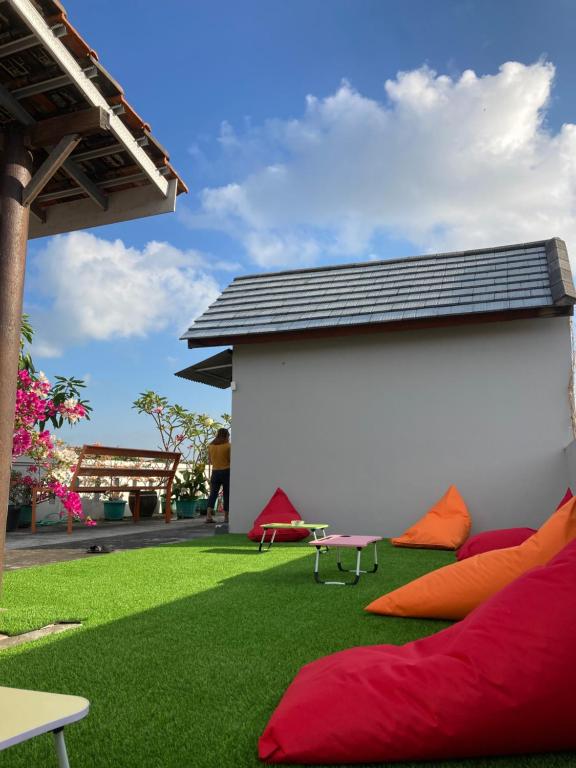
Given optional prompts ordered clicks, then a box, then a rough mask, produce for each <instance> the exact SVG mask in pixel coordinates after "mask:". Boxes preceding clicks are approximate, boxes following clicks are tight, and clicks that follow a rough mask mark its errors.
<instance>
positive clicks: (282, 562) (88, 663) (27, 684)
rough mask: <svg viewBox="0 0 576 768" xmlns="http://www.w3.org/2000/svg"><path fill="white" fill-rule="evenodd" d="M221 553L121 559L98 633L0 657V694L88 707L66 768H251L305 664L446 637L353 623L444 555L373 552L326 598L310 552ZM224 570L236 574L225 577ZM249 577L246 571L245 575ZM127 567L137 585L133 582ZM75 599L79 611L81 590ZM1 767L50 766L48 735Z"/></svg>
mask: <svg viewBox="0 0 576 768" xmlns="http://www.w3.org/2000/svg"><path fill="white" fill-rule="evenodd" d="M228 541H229V546H226V542H225V541H222V545H221V546H219V547H213V546H212V545H208V547H207V546H206V543H205V542H201V541H195V542H191V543H190V544H189V545H188V546H187V547H183V546H182V545H179V546H178V545H177V546H173V547H172V546H166V547H161V548H157V549H154V550H152V549H151V550H139V551H136V552H129V553H124V554H122V555H119V556H118V558H116V559H115V563H114V569H115V570H114V573H117V574H118V584H117V588H116V589H115V590H114V589H113V590H112V591H111V592H110V597H109V599H110V600H111V601H112V606H111V609H110V610H111V613H110V614H106V615H105V614H104V612H103V613H102V615H101V616H100V617H99V619H98V620H100V621H101V622H102V623H100V624H98V625H96V626H94V625H92V626H90V619H89V620H88V621H89V623H88V625H87V626H86V627H85V628H83V629H79V630H76V631H75V632H74V634H73V635H70V636H60V637H59V638H51V639H49V640H45V641H41V642H39V643H37V644H34V645H32V646H27V647H20V648H19V649H16V650H14V651H10V652H4V653H3V654H2V655H0V679H1V683H2V685H9V686H16V687H23V688H36V689H40V690H53V691H58V692H62V693H75V694H78V695H82V696H86V697H87V698H88V699H90V701H91V712H90V715H89V716H88V717H87V718H86V720H84V721H82V722H80V723H78V724H76V725H73V726H71V727H70V728H69V729H68V731H67V741H68V744H69V751H70V756H71V764H72V765H73V766H76V767H77V768H80V767H81V766H82V767H83V766H91V768H104V767H106V768H111V767H112V766H114V768H132V767H134V768H136V766H138V768H141V767H144V768H188V767H189V766H202V767H203V766H206V768H216V767H218V768H227V767H228V766H230V768H232V767H234V768H236V767H239V768H250V767H251V766H257V765H261V764H260V763H259V761H258V760H257V757H256V750H257V740H258V736H259V735H260V733H261V732H262V730H263V729H264V727H265V725H266V722H267V720H268V718H269V717H270V715H271V713H272V711H273V710H274V708H275V706H276V705H277V703H278V701H279V699H280V697H281V695H282V693H283V692H284V690H285V689H286V687H287V685H288V684H289V683H290V681H291V680H292V679H293V677H294V675H295V674H296V672H297V671H298V669H299V668H300V667H301V666H302V665H303V664H305V663H307V662H309V661H312V660H313V659H316V658H319V657H320V656H324V655H326V654H328V653H333V652H336V651H339V650H342V649H344V648H348V647H351V646H354V645H368V644H376V643H385V642H389V643H396V644H398V643H403V642H408V641H410V640H413V639H415V638H417V637H421V636H423V635H426V634H430V633H432V632H434V631H437V630H438V629H441V628H443V627H444V626H445V625H446V624H445V622H433V621H418V620H412V621H406V620H403V619H385V618H382V617H377V616H373V615H368V614H365V613H364V612H363V611H362V608H363V606H364V605H366V603H367V602H369V601H370V600H371V599H373V598H374V597H376V596H377V595H378V594H381V593H382V592H384V591H386V590H387V589H390V588H391V587H393V586H396V585H397V583H398V579H399V578H400V579H405V577H406V576H407V575H408V574H410V576H409V577H410V578H412V577H414V576H416V575H419V574H420V573H421V572H423V571H425V570H428V569H429V567H430V563H431V562H436V563H442V562H445V558H444V556H440V555H438V556H437V557H436V559H434V558H433V559H432V560H426V561H424V560H423V559H422V558H421V557H419V556H418V555H416V556H414V553H410V555H409V556H405V557H404V558H399V557H397V553H393V552H391V551H390V550H388V549H386V548H383V549H384V551H383V553H382V554H383V556H382V558H381V562H382V570H381V571H379V572H378V573H377V574H374V575H373V576H370V577H369V576H366V577H364V578H363V579H362V580H361V581H360V583H359V584H358V586H357V587H355V588H354V589H339V588H333V589H331V588H327V587H320V586H318V585H317V584H315V583H314V581H313V580H312V578H311V571H312V560H313V552H309V551H308V549H306V550H304V549H303V548H300V549H298V548H290V549H288V548H285V547H278V548H277V549H276V550H271V552H270V553H269V554H268V555H267V556H266V557H264V556H260V557H258V558H255V561H256V562H255V563H252V562H251V561H248V560H246V559H244V558H242V559H241V560H239V561H238V560H234V559H233V558H231V559H230V560H228V559H226V558H222V557H220V555H222V554H225V553H226V554H228V553H234V554H252V550H249V549H242V548H239V547H238V540H237V538H235V537H233V536H231V537H230V538H229V539H228ZM255 554H257V553H255ZM120 558H124V563H123V564H122V563H121V560H120ZM108 562H109V561H108ZM248 562H249V563H250V564H248ZM401 562H403V563H404V566H403V568H401V567H400V563H401ZM84 563H86V561H77V562H76V563H73V564H66V568H63V567H60V566H55V567H54V571H53V574H52V576H53V578H54V579H55V580H56V581H58V580H59V579H63V578H64V577H65V576H66V574H70V573H75V575H76V576H77V575H78V574H81V575H86V579H87V580H88V579H97V578H98V575H99V574H100V577H101V578H104V574H106V573H108V570H109V569H110V568H111V566H110V565H107V560H106V559H102V560H100V561H99V563H98V565H96V563H95V561H90V563H91V567H90V568H86V567H85V566H84ZM233 563H237V564H238V568H237V572H235V573H232V574H231V573H230V569H231V568H232V564H233ZM394 563H396V565H397V566H398V567H397V568H396V569H394V568H393V564H394ZM122 565H123V567H124V571H126V574H125V577H124V579H123V580H122V578H121V576H122V568H121V567H120V566H122ZM253 565H256V569H253V570H251V571H245V570H244V571H242V568H243V567H248V568H252V566H253ZM130 568H132V569H133V571H135V572H137V573H136V574H135V575H134V574H132V575H130V574H129V573H128V572H127V571H128V569H130ZM42 571H43V576H44V578H48V577H49V576H50V574H49V572H48V570H47V568H43V569H42ZM398 571H401V573H400V575H399V574H398ZM206 574H208V575H209V577H210V578H207V576H206ZM171 576H172V579H173V581H174V589H175V590H176V588H177V587H178V588H179V585H181V584H182V583H186V582H187V581H188V580H190V583H194V584H195V586H196V587H197V588H199V591H196V593H194V594H187V595H184V596H182V595H179V596H177V597H176V599H171V597H170V593H171V590H170V586H171V583H170V577H171ZM136 577H137V578H136ZM141 577H142V578H143V579H144V580H143V581H139V579H140V578H141ZM203 579H206V580H205V581H203ZM158 580H159V581H160V583H161V585H162V588H163V590H164V592H163V593H162V595H165V596H166V597H165V599H166V600H171V601H170V602H164V603H163V604H160V605H155V606H154V607H151V608H149V609H146V610H141V611H139V612H134V608H135V606H136V607H137V604H138V601H139V599H141V596H142V590H147V589H148V590H151V589H153V588H154V583H155V581H158ZM86 595H87V599H89V596H90V589H89V587H87V589H86ZM114 601H116V602H114ZM112 609H113V610H112ZM123 612H124V613H129V614H131V615H122V613H123ZM97 618H98V617H97ZM549 760H550V762H549ZM1 762H2V766H3V768H29V766H51V765H55V764H56V763H55V758H54V754H53V747H52V743H51V740H50V738H49V737H48V736H43V737H38V738H36V739H34V740H33V741H31V742H28V743H27V744H23V745H19V746H16V747H13V748H11V749H9V750H8V751H6V752H4V753H2V761H1ZM396 765H398V764H396ZM404 765H412V764H404ZM426 765H429V766H435V768H439V766H449V767H450V768H458V766H473V767H474V768H481V767H483V766H491V767H492V766H502V768H504V767H505V766H506V767H508V766H518V768H520V766H522V768H525V767H527V766H530V767H531V768H532V767H533V768H537V767H538V768H543V767H544V766H554V768H556V767H559V766H570V765H574V756H569V755H568V756H554V757H553V758H548V757H547V756H534V757H521V758H510V757H507V758H503V759H502V760H500V759H494V760H475V761H452V762H450V763H439V762H437V763H428V764H424V763H420V764H419V766H420V768H424V767H425V766H426Z"/></svg>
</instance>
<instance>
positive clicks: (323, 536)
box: [312, 528, 328, 555]
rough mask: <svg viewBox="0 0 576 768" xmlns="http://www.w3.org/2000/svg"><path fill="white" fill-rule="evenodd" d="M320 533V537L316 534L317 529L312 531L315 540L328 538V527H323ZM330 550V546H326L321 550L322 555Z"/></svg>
mask: <svg viewBox="0 0 576 768" xmlns="http://www.w3.org/2000/svg"><path fill="white" fill-rule="evenodd" d="M320 533H321V534H322V535H321V537H320V538H318V536H317V535H316V530H313V531H312V535H313V536H314V541H322V539H325V538H326V529H325V528H323V529H322V530H321V531H320ZM327 552H328V547H324V548H323V549H322V551H321V552H320V554H321V555H325V554H327Z"/></svg>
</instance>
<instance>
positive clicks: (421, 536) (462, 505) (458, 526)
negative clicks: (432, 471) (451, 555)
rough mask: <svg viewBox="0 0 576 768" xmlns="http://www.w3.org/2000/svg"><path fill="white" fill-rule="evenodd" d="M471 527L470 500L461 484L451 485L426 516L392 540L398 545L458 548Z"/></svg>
mask: <svg viewBox="0 0 576 768" xmlns="http://www.w3.org/2000/svg"><path fill="white" fill-rule="evenodd" d="M471 527H472V520H471V519H470V514H469V513H468V508H467V506H466V502H465V501H464V499H463V498H462V496H461V495H460V493H459V491H458V488H456V486H455V485H451V486H450V488H448V490H447V491H446V493H445V494H444V496H442V498H441V499H440V500H439V501H437V502H436V504H434V506H433V507H431V509H429V510H428V512H426V514H425V515H424V517H421V518H420V520H418V522H417V523H415V524H414V525H413V526H412V527H411V528H408V530H407V531H406V533H404V534H402V536H398V537H397V538H395V539H391V541H392V544H394V546H395V547H423V548H427V549H458V547H461V546H462V544H464V542H465V541H466V539H467V538H468V535H469V533H470V528H471Z"/></svg>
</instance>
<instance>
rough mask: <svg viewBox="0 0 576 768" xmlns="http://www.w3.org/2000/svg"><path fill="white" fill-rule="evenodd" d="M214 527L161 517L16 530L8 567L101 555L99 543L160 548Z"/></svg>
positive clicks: (112, 548) (115, 548)
mask: <svg viewBox="0 0 576 768" xmlns="http://www.w3.org/2000/svg"><path fill="white" fill-rule="evenodd" d="M214 532H215V529H214V526H208V525H206V524H205V523H204V518H203V517H202V518H197V519H192V520H173V521H172V522H171V523H170V524H169V525H166V523H165V522H164V518H163V517H160V516H158V517H157V518H151V519H150V520H143V521H141V522H140V523H138V524H136V525H135V524H134V523H133V522H132V520H131V519H128V520H124V521H119V522H116V521H115V522H106V521H100V522H99V523H98V525H97V526H96V527H94V528H86V527H83V526H79V525H77V526H75V527H74V530H73V532H72V533H71V534H70V535H68V534H67V533H66V530H65V527H64V525H57V526H53V527H52V526H51V527H49V528H48V527H46V528H39V529H38V532H37V533H36V534H31V533H30V531H29V530H22V531H15V532H14V533H8V534H7V535H6V561H5V569H6V570H8V571H14V570H17V569H19V568H30V567H31V566H34V565H47V564H48V563H58V562H61V561H64V560H78V559H80V558H84V557H102V555H101V554H92V553H89V552H88V551H87V550H88V548H89V547H92V546H94V545H99V546H101V547H103V548H105V550H107V551H109V552H122V551H124V550H127V549H140V548H142V547H158V546H161V545H162V544H175V543H177V542H180V541H188V540H190V539H199V538H204V537H207V536H213V535H214Z"/></svg>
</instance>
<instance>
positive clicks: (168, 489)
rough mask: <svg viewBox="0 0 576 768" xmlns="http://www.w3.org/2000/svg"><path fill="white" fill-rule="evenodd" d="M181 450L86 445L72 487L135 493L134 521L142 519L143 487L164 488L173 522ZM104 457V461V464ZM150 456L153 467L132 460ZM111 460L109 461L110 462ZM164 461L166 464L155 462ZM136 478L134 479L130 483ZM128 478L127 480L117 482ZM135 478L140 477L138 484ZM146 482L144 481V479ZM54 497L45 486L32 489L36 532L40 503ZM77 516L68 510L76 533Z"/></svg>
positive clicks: (84, 490)
mask: <svg viewBox="0 0 576 768" xmlns="http://www.w3.org/2000/svg"><path fill="white" fill-rule="evenodd" d="M180 455H181V454H180V453H172V452H169V451H148V450H141V449H139V448H112V447H109V446H103V445H84V446H83V447H82V450H81V451H80V455H79V457H78V463H77V465H76V469H75V471H74V475H73V476H72V480H71V481H70V490H71V491H75V492H76V493H80V494H82V493H102V494H106V493H109V492H110V491H113V492H115V493H116V492H117V493H134V494H135V500H134V511H133V513H132V516H133V521H134V522H135V523H137V522H138V521H139V520H140V494H141V492H142V491H161V492H163V493H164V494H165V496H166V505H165V521H166V522H167V523H169V522H170V520H171V517H172V514H171V510H172V507H171V496H172V484H173V482H174V476H175V474H176V470H177V469H178V464H179V462H180ZM113 459H120V460H124V461H126V462H127V463H128V466H119V465H118V464H115V463H113V462H112V460H113ZM100 460H102V461H103V463H102V464H100ZM138 460H147V461H148V462H149V464H150V466H149V467H134V466H130V465H129V462H134V461H138ZM106 462H108V463H106ZM153 464H163V467H157V466H153ZM130 479H132V483H130ZM120 480H124V482H116V481H120ZM134 480H137V481H139V482H138V483H137V484H136V485H134ZM143 480H145V481H146V484H145V485H143V484H142V481H143ZM49 497H50V492H49V491H48V490H47V489H46V488H45V487H42V486H37V487H34V488H33V489H32V525H31V532H32V533H35V532H36V505H37V504H38V503H40V502H41V501H44V500H46V499H47V498H49ZM73 522H74V517H73V514H72V513H71V512H69V513H68V522H67V531H68V533H72V525H73Z"/></svg>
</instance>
